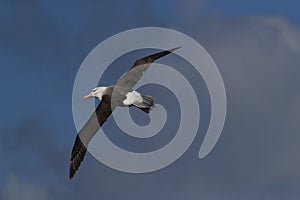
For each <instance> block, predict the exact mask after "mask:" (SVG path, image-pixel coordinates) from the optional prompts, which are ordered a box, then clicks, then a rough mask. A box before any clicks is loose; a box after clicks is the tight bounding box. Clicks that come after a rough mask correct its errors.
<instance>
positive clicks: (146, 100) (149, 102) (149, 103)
mask: <svg viewBox="0 0 300 200" xmlns="http://www.w3.org/2000/svg"><path fill="white" fill-rule="evenodd" d="M142 98H143V103H141V104H139V105H138V106H136V107H138V108H139V109H141V110H142V111H144V112H146V113H149V112H150V111H151V110H152V109H153V107H154V101H153V98H152V97H151V96H144V95H142Z"/></svg>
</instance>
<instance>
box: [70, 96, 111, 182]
mask: <svg viewBox="0 0 300 200" xmlns="http://www.w3.org/2000/svg"><path fill="white" fill-rule="evenodd" d="M111 113H112V109H111V98H110V96H109V95H104V96H103V97H102V101H101V102H100V104H99V105H98V107H97V109H96V111H95V112H94V113H93V114H92V116H91V117H90V119H89V120H88V121H87V123H86V124H85V125H84V126H83V127H82V129H81V130H80V131H79V133H78V134H77V136H76V140H75V143H74V146H73V149H72V154H71V161H70V174H69V176H70V179H71V178H72V177H73V176H74V174H75V172H76V171H77V170H78V168H79V166H80V164H81V162H82V161H83V158H84V156H85V153H86V150H87V146H88V143H89V141H90V140H91V139H92V137H93V136H94V135H95V134H96V133H97V131H98V130H99V128H100V127H101V126H102V125H103V124H104V122H105V121H106V119H107V118H108V117H109V115H110V114H111Z"/></svg>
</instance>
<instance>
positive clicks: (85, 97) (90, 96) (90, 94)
mask: <svg viewBox="0 0 300 200" xmlns="http://www.w3.org/2000/svg"><path fill="white" fill-rule="evenodd" d="M92 97H93V95H92V93H89V94H88V95H85V96H84V97H82V99H83V100H87V99H89V98H92Z"/></svg>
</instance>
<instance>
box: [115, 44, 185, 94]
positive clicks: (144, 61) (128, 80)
mask: <svg viewBox="0 0 300 200" xmlns="http://www.w3.org/2000/svg"><path fill="white" fill-rule="evenodd" d="M179 48H180V47H177V48H174V49H170V50H167V51H161V52H159V53H155V54H152V55H150V56H146V57H144V58H141V59H139V60H137V61H135V63H134V64H133V65H132V67H131V68H130V69H129V71H128V72H127V73H126V74H125V75H124V76H123V77H121V78H120V79H119V80H118V81H117V83H116V84H115V90H118V93H120V94H122V95H126V94H127V92H130V91H132V88H133V87H134V86H135V85H136V84H137V82H138V81H139V80H140V79H141V77H142V76H143V73H144V72H145V71H146V70H147V69H148V68H149V67H150V65H151V63H153V62H154V61H155V60H157V59H159V58H161V57H164V56H166V55H168V54H170V53H172V51H175V50H177V49H179Z"/></svg>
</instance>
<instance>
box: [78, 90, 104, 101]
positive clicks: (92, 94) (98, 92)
mask: <svg viewBox="0 0 300 200" xmlns="http://www.w3.org/2000/svg"><path fill="white" fill-rule="evenodd" d="M105 89H106V87H96V88H94V89H93V90H92V91H91V92H90V93H89V94H88V95H86V96H84V97H83V99H84V100H87V99H89V98H92V97H95V98H98V99H100V100H101V99H102V95H103V93H104V90H105Z"/></svg>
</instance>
